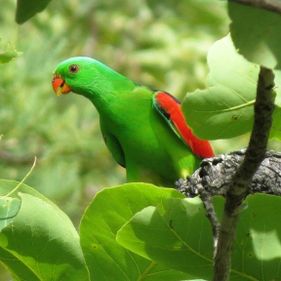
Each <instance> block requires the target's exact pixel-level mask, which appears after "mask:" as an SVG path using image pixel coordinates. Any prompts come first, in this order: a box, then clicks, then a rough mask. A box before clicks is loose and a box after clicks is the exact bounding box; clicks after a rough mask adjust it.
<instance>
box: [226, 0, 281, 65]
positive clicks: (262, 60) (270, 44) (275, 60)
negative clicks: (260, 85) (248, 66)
mask: <svg viewBox="0 0 281 281" xmlns="http://www.w3.org/2000/svg"><path fill="white" fill-rule="evenodd" d="M228 13H229V16H230V18H231V20H232V22H231V24H230V32H231V37H232V39H233V42H234V44H235V46H236V48H237V49H238V51H239V53H240V54H242V55H243V56H245V58H246V59H248V60H249V61H251V62H254V63H257V64H259V65H263V66H266V67H268V68H279V69H280V67H281V50H280V42H281V32H280V26H281V16H280V15H279V14H277V13H274V12H270V11H267V10H264V9H260V8H254V7H249V6H247V5H241V4H238V3H233V2H230V1H229V3H228Z"/></svg>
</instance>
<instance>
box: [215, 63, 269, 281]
mask: <svg viewBox="0 0 281 281" xmlns="http://www.w3.org/2000/svg"><path fill="white" fill-rule="evenodd" d="M273 86H274V74H273V72H272V70H270V69H267V68H264V67H260V72H259V79H258V86H257V96H256V102H255V118H254V127H253V130H252V134H251V138H250V142H249V146H248V148H247V150H246V153H245V158H244V161H243V162H242V164H241V166H240V167H239V168H238V170H237V172H236V174H235V175H234V177H233V181H232V184H231V185H230V188H229V190H228V192H227V194H226V201H225V206H224V213H223V218H222V222H221V226H220V231H219V238H218V245H217V249H216V256H215V265H214V277H213V280H214V281H227V280H228V278H229V273H230V268H231V250H232V245H233V241H234V239H235V232H236V225H237V222H238V218H239V212H240V206H241V204H242V202H243V200H244V199H245V197H246V196H247V194H248V193H249V189H248V187H249V184H250V182H251V181H252V178H253V176H254V174H255V172H256V170H257V169H258V167H259V166H260V164H261V162H262V160H263V159H264V157H265V153H266V146H267V140H268V136H269V131H270V128H271V124H272V113H273V109H274V95H273V92H272V88H273Z"/></svg>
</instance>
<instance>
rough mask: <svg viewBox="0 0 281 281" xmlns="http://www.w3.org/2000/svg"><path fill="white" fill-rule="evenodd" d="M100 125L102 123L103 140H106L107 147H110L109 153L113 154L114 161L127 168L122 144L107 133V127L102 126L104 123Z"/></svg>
mask: <svg viewBox="0 0 281 281" xmlns="http://www.w3.org/2000/svg"><path fill="white" fill-rule="evenodd" d="M100 123H101V131H102V135H103V139H104V142H105V144H106V146H107V147H108V149H109V151H110V152H111V154H112V156H113V158H114V160H115V161H116V162H117V163H118V164H119V165H120V166H122V167H124V168H125V167H126V163H125V155H124V151H123V149H122V147H121V144H120V143H119V141H118V140H117V138H116V137H114V136H113V135H112V134H110V133H109V132H107V130H106V129H105V127H104V126H103V125H102V122H100Z"/></svg>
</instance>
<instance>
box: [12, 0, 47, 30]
mask: <svg viewBox="0 0 281 281" xmlns="http://www.w3.org/2000/svg"><path fill="white" fill-rule="evenodd" d="M49 2H51V0H17V10H16V22H17V23H18V24H21V23H24V22H25V21H27V20H28V19H30V18H31V17H33V16H34V15H35V14H37V13H39V12H41V11H43V10H44V9H45V8H46V7H47V5H48V4H49Z"/></svg>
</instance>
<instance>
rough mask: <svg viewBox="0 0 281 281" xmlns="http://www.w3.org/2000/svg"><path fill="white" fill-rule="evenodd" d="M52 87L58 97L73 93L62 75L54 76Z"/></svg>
mask: <svg viewBox="0 0 281 281" xmlns="http://www.w3.org/2000/svg"><path fill="white" fill-rule="evenodd" d="M52 86H53V89H54V91H55V93H56V95H57V96H61V95H62V94H64V95H65V94H68V93H69V92H71V88H70V87H69V86H68V85H67V84H66V83H65V81H64V79H63V78H62V77H61V76H60V75H56V74H55V75H54V77H53V80H52Z"/></svg>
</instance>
